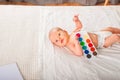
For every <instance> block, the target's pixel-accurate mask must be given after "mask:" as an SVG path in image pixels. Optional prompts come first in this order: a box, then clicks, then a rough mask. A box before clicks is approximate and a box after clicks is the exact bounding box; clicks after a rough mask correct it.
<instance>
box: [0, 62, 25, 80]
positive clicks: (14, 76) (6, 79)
mask: <svg viewBox="0 0 120 80" xmlns="http://www.w3.org/2000/svg"><path fill="white" fill-rule="evenodd" d="M0 80H23V77H22V75H21V73H20V71H19V68H18V66H17V65H16V63H12V64H8V65H4V66H0Z"/></svg>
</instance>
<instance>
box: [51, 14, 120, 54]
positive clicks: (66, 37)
mask: <svg viewBox="0 0 120 80" xmlns="http://www.w3.org/2000/svg"><path fill="white" fill-rule="evenodd" d="M73 21H74V22H75V25H76V28H75V30H73V32H72V33H71V34H68V32H67V31H66V30H63V29H61V28H56V29H54V30H52V31H50V34H49V38H50V40H51V42H52V43H53V44H54V45H57V46H58V47H67V48H68V49H69V50H70V51H72V53H73V54H74V55H76V56H82V55H83V52H82V48H81V46H80V44H79V41H78V39H77V37H76V36H75V33H76V32H79V31H80V30H81V28H82V23H81V21H80V20H79V18H78V15H75V16H74V18H73ZM102 31H110V32H112V35H110V36H108V37H106V39H105V42H104V47H105V48H107V47H109V46H111V45H112V44H114V43H116V42H120V36H119V35H118V34H120V29H118V28H113V27H107V28H106V29H103V30H102ZM88 35H89V36H90V38H91V40H92V42H93V44H94V45H95V47H97V46H98V36H97V35H96V34H94V33H88Z"/></svg>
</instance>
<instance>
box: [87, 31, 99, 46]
mask: <svg viewBox="0 0 120 80" xmlns="http://www.w3.org/2000/svg"><path fill="white" fill-rule="evenodd" d="M88 35H89V36H90V38H91V40H92V42H93V44H94V45H95V47H96V48H97V46H98V37H97V35H96V34H94V33H88Z"/></svg>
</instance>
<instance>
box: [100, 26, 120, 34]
mask: <svg viewBox="0 0 120 80" xmlns="http://www.w3.org/2000/svg"><path fill="white" fill-rule="evenodd" d="M102 31H110V32H112V33H113V34H120V28H115V27H107V28H105V29H103V30H102Z"/></svg>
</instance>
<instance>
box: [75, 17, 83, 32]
mask: <svg viewBox="0 0 120 80" xmlns="http://www.w3.org/2000/svg"><path fill="white" fill-rule="evenodd" d="M78 16H79V15H75V16H74V18H73V21H74V22H75V25H76V28H75V30H74V31H73V32H78V31H80V30H81V28H82V23H81V21H80V20H79V18H78Z"/></svg>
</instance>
